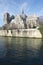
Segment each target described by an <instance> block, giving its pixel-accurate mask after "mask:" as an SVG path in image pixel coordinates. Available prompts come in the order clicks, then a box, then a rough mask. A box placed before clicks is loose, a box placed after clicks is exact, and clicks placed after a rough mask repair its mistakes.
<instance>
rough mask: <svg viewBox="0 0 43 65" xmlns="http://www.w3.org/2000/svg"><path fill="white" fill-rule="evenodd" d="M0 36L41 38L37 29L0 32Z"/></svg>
mask: <svg viewBox="0 0 43 65" xmlns="http://www.w3.org/2000/svg"><path fill="white" fill-rule="evenodd" d="M0 36H11V37H12V36H13V37H31V38H33V37H34V38H42V35H41V33H40V31H39V30H37V29H22V30H21V29H15V30H0Z"/></svg>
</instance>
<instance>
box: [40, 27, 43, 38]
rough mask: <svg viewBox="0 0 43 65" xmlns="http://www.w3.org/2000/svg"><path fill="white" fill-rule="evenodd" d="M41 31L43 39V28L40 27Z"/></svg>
mask: <svg viewBox="0 0 43 65" xmlns="http://www.w3.org/2000/svg"><path fill="white" fill-rule="evenodd" d="M39 30H40V32H41V33H42V37H43V26H40V28H39Z"/></svg>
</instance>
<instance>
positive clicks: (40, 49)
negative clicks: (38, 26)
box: [0, 37, 43, 65]
mask: <svg viewBox="0 0 43 65" xmlns="http://www.w3.org/2000/svg"><path fill="white" fill-rule="evenodd" d="M36 64H38V65H41V64H43V39H29V38H12V37H0V65H36Z"/></svg>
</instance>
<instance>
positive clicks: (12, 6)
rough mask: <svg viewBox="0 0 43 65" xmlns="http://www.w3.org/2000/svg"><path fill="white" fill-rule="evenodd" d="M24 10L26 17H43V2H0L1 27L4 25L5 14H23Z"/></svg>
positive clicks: (21, 0) (3, 0) (13, 0)
mask: <svg viewBox="0 0 43 65" xmlns="http://www.w3.org/2000/svg"><path fill="white" fill-rule="evenodd" d="M22 8H23V9H24V12H25V14H26V15H33V14H36V15H38V16H43V0H0V26H2V25H3V24H4V22H3V15H4V13H6V12H8V13H10V15H12V14H13V15H17V14H21V11H22Z"/></svg>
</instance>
